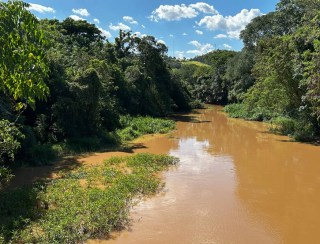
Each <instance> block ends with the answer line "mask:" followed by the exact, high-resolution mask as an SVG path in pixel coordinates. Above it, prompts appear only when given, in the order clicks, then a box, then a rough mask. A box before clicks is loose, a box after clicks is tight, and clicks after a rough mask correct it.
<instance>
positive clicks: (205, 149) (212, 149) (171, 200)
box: [89, 107, 320, 244]
mask: <svg viewBox="0 0 320 244" xmlns="http://www.w3.org/2000/svg"><path fill="white" fill-rule="evenodd" d="M220 110H221V107H213V108H211V109H207V110H197V111H196V112H195V113H194V114H190V115H185V116H178V117H177V120H178V122H177V130H176V131H175V132H174V133H173V134H172V135H171V136H170V137H150V138H149V139H148V140H146V141H142V142H141V143H140V144H138V147H139V149H137V151H138V152H142V151H144V152H145V151H147V152H152V153H168V154H170V155H173V156H176V157H178V158H180V163H179V165H178V166H177V167H176V168H172V169H170V170H169V171H167V172H165V173H164V177H163V178H164V181H165V183H166V185H165V188H164V190H163V192H161V193H159V194H158V195H157V196H154V197H152V198H150V199H147V200H145V201H142V202H141V203H139V204H138V205H137V206H135V207H134V208H133V209H132V214H131V217H132V224H131V226H130V228H129V230H125V231H122V232H120V233H119V234H116V235H114V237H113V238H112V239H111V240H108V241H102V240H101V241H99V240H95V241H90V242H89V243H107V244H108V243H109V244H111V243H121V244H122V243H124V244H125V243H139V244H143V243H148V244H149V243H150V244H152V243H174V244H179V243H246V244H248V243H290V244H291V243H320V147H319V146H313V145H308V144H302V143H296V142H290V141H289V140H288V138H287V137H283V136H277V135H273V134H270V133H268V130H267V126H266V125H265V124H263V123H259V122H247V121H242V120H239V119H231V118H227V117H226V115H225V114H224V113H222V112H220ZM99 157H103V155H102V156H101V155H100V156H99Z"/></svg>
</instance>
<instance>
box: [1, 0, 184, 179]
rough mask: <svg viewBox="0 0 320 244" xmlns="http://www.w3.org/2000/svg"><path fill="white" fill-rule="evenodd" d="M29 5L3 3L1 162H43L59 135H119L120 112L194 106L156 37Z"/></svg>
mask: <svg viewBox="0 0 320 244" xmlns="http://www.w3.org/2000/svg"><path fill="white" fill-rule="evenodd" d="M27 7H28V4H26V3H24V2H22V1H8V2H6V3H4V2H1V3H0V33H1V35H0V46H1V48H0V80H1V83H0V166H1V165H2V166H7V165H10V162H13V161H14V160H16V161H17V160H18V161H19V160H20V161H21V160H22V161H23V160H28V161H29V162H34V163H36V164H41V162H40V161H45V160H44V157H46V156H49V155H50V153H52V152H51V151H50V150H51V145H55V144H59V143H68V142H78V143H81V142H86V139H87V142H88V143H90V141H92V140H98V141H99V142H106V143H109V142H110V143H114V140H115V138H114V136H113V134H112V133H110V132H113V131H115V130H116V129H117V128H118V127H119V126H121V125H120V115H125V114H130V115H133V116H135V115H142V116H145V115H150V116H156V117H159V116H166V115H168V114H170V113H172V112H174V111H181V110H188V109H189V108H190V105H189V103H190V97H189V96H188V93H187V92H186V91H185V90H184V89H183V86H181V85H180V81H179V80H177V79H175V77H174V76H173V75H172V72H171V69H170V67H169V66H168V64H167V62H166V61H165V56H166V52H167V47H166V46H165V45H164V44H162V43H161V42H158V41H157V40H156V38H155V37H153V36H145V37H138V36H137V35H133V34H132V33H131V32H124V31H120V33H119V36H118V37H117V38H115V41H114V43H111V42H109V41H108V40H105V38H104V36H103V35H102V33H101V31H100V30H99V29H98V28H97V27H96V26H95V25H94V24H90V23H88V22H87V21H85V20H79V21H75V20H73V19H71V18H67V19H65V20H63V21H59V20H49V19H44V20H38V19H37V18H36V17H35V16H34V15H33V14H31V13H30V12H29V11H28V10H27ZM42 156H43V157H42ZM0 168H1V170H2V171H1V172H2V173H1V172H0V175H1V177H3V175H4V173H5V172H6V167H0Z"/></svg>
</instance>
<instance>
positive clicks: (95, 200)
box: [0, 117, 177, 243]
mask: <svg viewBox="0 0 320 244" xmlns="http://www.w3.org/2000/svg"><path fill="white" fill-rule="evenodd" d="M146 120H147V121H146ZM128 128H129V129H128ZM174 128H175V123H174V121H170V120H163V119H162V120H161V119H152V118H143V117H140V118H128V117H127V118H126V126H125V127H124V130H125V131H124V130H122V131H119V132H118V133H119V134H120V135H125V136H126V135H128V131H129V132H132V131H133V132H134V133H133V138H136V137H138V136H140V137H139V138H138V139H137V140H134V141H131V140H132V139H133V138H132V137H131V138H126V139H123V140H122V142H123V143H122V145H121V147H117V148H112V149H114V150H111V149H110V148H109V149H107V150H106V151H105V152H99V153H86V154H82V155H77V156H69V157H65V158H64V159H63V160H62V161H60V162H58V163H55V164H54V165H50V166H42V167H25V168H20V169H18V170H17V171H16V177H15V179H14V180H13V182H12V184H11V185H10V186H9V188H8V189H6V190H5V191H2V192H0V199H1V201H0V243H8V242H10V241H19V242H21V241H22V242H37V243H39V242H41V243H61V242H63V243H65V242H79V241H84V240H86V239H87V238H89V237H90V238H99V237H106V236H107V235H108V233H110V231H112V230H115V229H119V228H121V227H123V226H125V225H126V222H127V220H128V212H129V209H130V207H131V206H132V204H133V202H134V201H133V199H138V198H140V197H141V196H149V195H151V194H154V193H155V192H157V191H158V190H159V189H161V187H162V186H163V184H162V182H161V180H160V175H159V172H161V171H163V170H165V169H167V168H168V166H169V165H175V164H176V163H177V159H176V158H173V157H169V156H165V155H153V154H149V153H148V154H146V153H142V151H140V153H138V154H136V152H137V150H138V151H139V149H143V148H145V147H146V146H145V145H144V141H147V140H149V139H150V138H161V137H166V136H168V135H167V134H165V133H167V132H169V131H170V130H172V129H174ZM123 131H124V132H125V133H123ZM121 133H122V134H121ZM150 133H163V134H150ZM129 134H130V133H129ZM143 134H146V135H145V136H142V137H141V135H143ZM148 134H149V135H148ZM130 135H132V133H131V134H130ZM115 149H118V150H115ZM133 153H134V155H133ZM108 158H109V159H108ZM106 159H107V160H106Z"/></svg>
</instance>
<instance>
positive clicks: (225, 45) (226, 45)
mask: <svg viewBox="0 0 320 244" xmlns="http://www.w3.org/2000/svg"><path fill="white" fill-rule="evenodd" d="M223 47H224V48H225V49H228V50H230V49H232V47H231V46H230V45H228V44H223Z"/></svg>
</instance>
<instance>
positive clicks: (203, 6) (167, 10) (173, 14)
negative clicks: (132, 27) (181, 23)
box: [150, 2, 218, 22]
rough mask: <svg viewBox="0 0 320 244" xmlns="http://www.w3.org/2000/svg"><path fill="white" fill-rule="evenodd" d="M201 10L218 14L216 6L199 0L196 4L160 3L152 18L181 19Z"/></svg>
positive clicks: (154, 19)
mask: <svg viewBox="0 0 320 244" xmlns="http://www.w3.org/2000/svg"><path fill="white" fill-rule="evenodd" d="M199 12H202V13H206V14H209V13H210V14H218V11H217V10H215V8H214V7H213V6H211V5H209V4H207V3H204V2H198V3H195V4H189V5H186V4H180V5H160V6H159V7H158V8H157V9H156V10H154V11H153V12H152V14H151V16H150V19H151V20H153V21H156V22H158V21H159V20H168V21H173V20H181V19H191V18H195V17H197V16H198V15H199Z"/></svg>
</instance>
